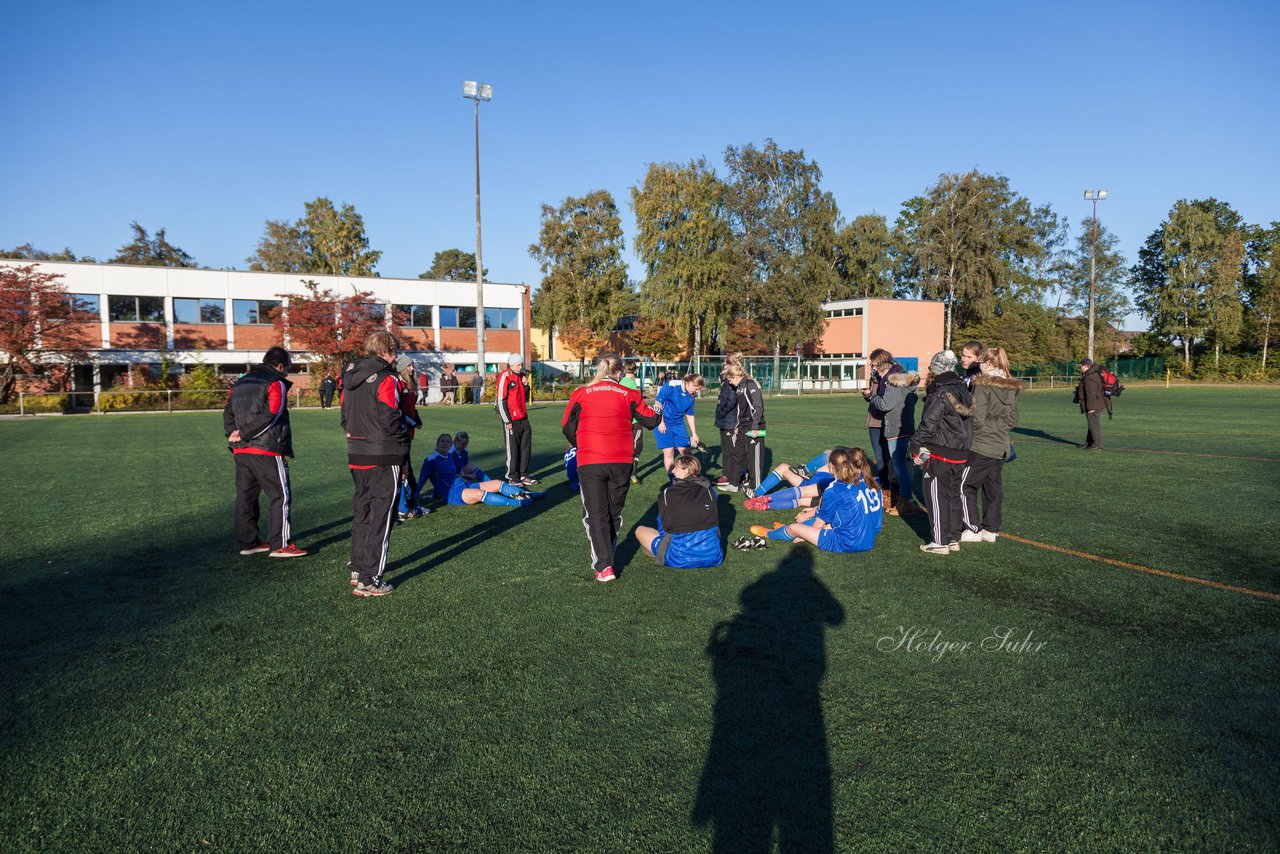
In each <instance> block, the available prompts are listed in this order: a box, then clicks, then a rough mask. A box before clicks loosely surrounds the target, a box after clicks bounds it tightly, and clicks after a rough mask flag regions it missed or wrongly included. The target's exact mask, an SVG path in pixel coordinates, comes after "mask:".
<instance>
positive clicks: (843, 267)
mask: <svg viewBox="0 0 1280 854" xmlns="http://www.w3.org/2000/svg"><path fill="white" fill-rule="evenodd" d="M835 270H836V275H837V276H838V281H837V282H836V283H835V285H834V287H833V288H832V290H831V291H830V292H829V293H828V294H827V295H826V298H827V299H828V300H840V299H867V298H869V297H892V296H893V291H894V239H893V233H892V231H890V229H889V223H888V221H887V220H886V219H885V218H884V217H883V216H881V215H880V214H863V215H861V216H856V217H854V218H853V220H852V221H851V222H847V223H844V224H843V225H841V226H840V228H839V229H838V230H837V231H836V235H835Z"/></svg>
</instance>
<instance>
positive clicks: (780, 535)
mask: <svg viewBox="0 0 1280 854" xmlns="http://www.w3.org/2000/svg"><path fill="white" fill-rule="evenodd" d="M769 539H771V540H782V541H783V542H784V543H789V542H791V541H792V540H794V539H795V537H793V536H791V535H790V534H788V533H787V526H786V525H783V526H782V527H781V528H774V529H773V530H772V531H770V532H769Z"/></svg>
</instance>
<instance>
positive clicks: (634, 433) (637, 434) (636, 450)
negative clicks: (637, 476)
mask: <svg viewBox="0 0 1280 854" xmlns="http://www.w3.org/2000/svg"><path fill="white" fill-rule="evenodd" d="M643 453H644V428H643V427H641V426H640V425H639V424H632V425H631V456H633V457H635V461H636V462H640V455H641V454H643Z"/></svg>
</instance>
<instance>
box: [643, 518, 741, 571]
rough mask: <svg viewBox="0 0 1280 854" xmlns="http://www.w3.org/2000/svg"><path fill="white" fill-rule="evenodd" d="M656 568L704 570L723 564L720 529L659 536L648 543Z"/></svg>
mask: <svg viewBox="0 0 1280 854" xmlns="http://www.w3.org/2000/svg"><path fill="white" fill-rule="evenodd" d="M649 550H650V551H651V552H653V559H654V560H655V561H657V563H658V566H669V567H671V568H672V569H704V568H706V567H711V566H719V565H720V564H722V563H724V551H723V550H722V549H721V548H720V529H719V528H711V529H710V530H707V531H691V532H690V533H687V534H672V533H670V532H668V533H665V534H659V535H658V536H656V537H654V538H653V541H652V542H650V543H649Z"/></svg>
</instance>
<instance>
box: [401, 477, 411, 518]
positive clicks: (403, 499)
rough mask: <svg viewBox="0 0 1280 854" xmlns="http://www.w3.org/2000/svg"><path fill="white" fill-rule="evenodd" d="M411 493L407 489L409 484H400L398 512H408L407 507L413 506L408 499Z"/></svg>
mask: <svg viewBox="0 0 1280 854" xmlns="http://www.w3.org/2000/svg"><path fill="white" fill-rule="evenodd" d="M412 495H413V492H412V491H411V490H410V489H409V484H407V483H402V484H400V512H401V513H408V512H409V508H410V507H412V506H413V502H412V501H410V500H409V499H410V496H412Z"/></svg>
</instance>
